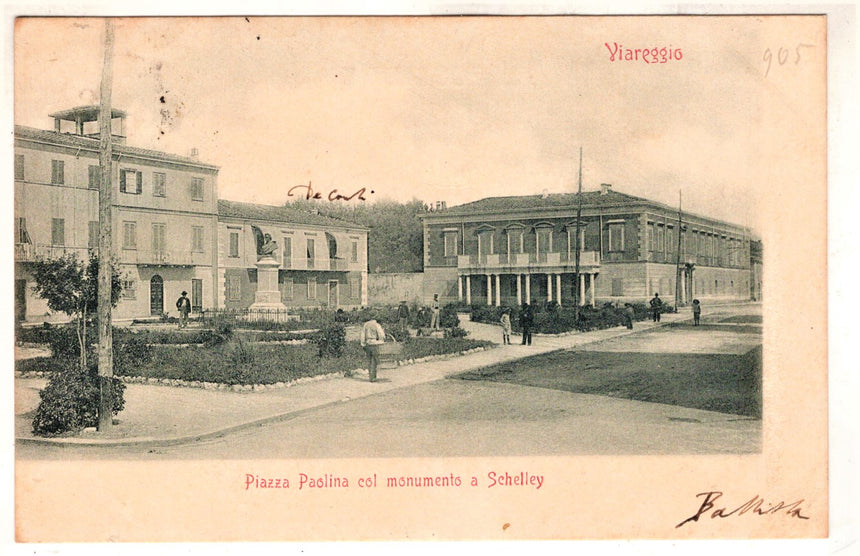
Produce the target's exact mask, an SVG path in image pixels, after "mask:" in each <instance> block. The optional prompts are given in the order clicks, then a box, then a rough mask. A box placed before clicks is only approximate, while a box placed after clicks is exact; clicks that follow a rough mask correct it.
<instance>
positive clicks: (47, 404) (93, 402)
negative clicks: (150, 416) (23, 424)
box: [33, 358, 125, 436]
mask: <svg viewBox="0 0 860 556" xmlns="http://www.w3.org/2000/svg"><path fill="white" fill-rule="evenodd" d="M112 383H113V407H112V410H113V414H114V415H115V414H117V413H119V412H120V411H122V410H123V408H124V407H125V399H124V397H123V393H124V392H125V384H123V383H122V381H120V380H119V379H117V378H113V379H112ZM39 398H40V401H39V406H38V407H37V408H36V415H35V417H34V418H33V433H34V434H37V435H39V436H52V435H58V434H63V433H66V432H74V431H78V430H81V429H82V428H85V427H94V426H96V425H98V407H99V376H98V370H97V365H95V364H91V365H89V368H88V369H87V370H86V371H81V370H80V368H79V366H78V360H77V359H76V358H66V359H64V360H63V364H62V365H61V368H60V369H59V370H57V371H56V372H54V373H53V374H52V375H51V378H50V379H49V380H48V384H47V386H45V388H44V389H43V390H42V391H41V392H39Z"/></svg>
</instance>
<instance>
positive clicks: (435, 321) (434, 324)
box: [430, 293, 440, 330]
mask: <svg viewBox="0 0 860 556" xmlns="http://www.w3.org/2000/svg"><path fill="white" fill-rule="evenodd" d="M430 310H431V311H432V312H433V313H432V317H430V328H432V329H433V330H439V313H440V311H439V294H438V293H434V294H433V303H432V304H431V305H430Z"/></svg>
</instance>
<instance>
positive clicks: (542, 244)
mask: <svg viewBox="0 0 860 556" xmlns="http://www.w3.org/2000/svg"><path fill="white" fill-rule="evenodd" d="M535 233H536V234H537V252H538V254H539V255H543V254H545V253H549V252H550V251H552V228H538V229H536V230H535Z"/></svg>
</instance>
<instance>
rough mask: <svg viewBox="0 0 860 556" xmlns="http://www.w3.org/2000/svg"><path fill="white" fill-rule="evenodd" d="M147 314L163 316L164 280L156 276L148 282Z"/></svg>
mask: <svg viewBox="0 0 860 556" xmlns="http://www.w3.org/2000/svg"><path fill="white" fill-rule="evenodd" d="M149 314H150V315H152V316H161V315H162V314H164V280H163V279H162V278H161V276H159V275H158V274H156V275H155V276H153V277H152V278H150V280H149Z"/></svg>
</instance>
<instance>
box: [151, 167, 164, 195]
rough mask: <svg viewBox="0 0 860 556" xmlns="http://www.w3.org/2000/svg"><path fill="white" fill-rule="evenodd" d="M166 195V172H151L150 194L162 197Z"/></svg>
mask: <svg viewBox="0 0 860 556" xmlns="http://www.w3.org/2000/svg"><path fill="white" fill-rule="evenodd" d="M166 195H167V174H163V173H161V172H153V174H152V196H153V197H164V196H166Z"/></svg>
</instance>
